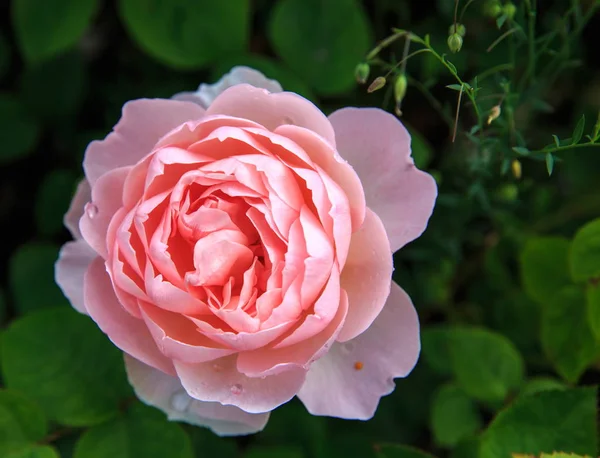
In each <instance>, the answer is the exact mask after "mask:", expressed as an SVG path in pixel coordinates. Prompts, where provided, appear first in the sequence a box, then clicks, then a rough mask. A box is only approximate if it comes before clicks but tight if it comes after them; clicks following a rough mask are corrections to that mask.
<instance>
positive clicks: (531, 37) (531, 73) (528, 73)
mask: <svg viewBox="0 0 600 458" xmlns="http://www.w3.org/2000/svg"><path fill="white" fill-rule="evenodd" d="M536 3H537V0H525V5H527V16H528V21H527V23H528V26H527V31H528V39H527V41H528V45H529V46H528V59H527V69H526V70H525V75H523V80H522V84H521V87H522V88H524V87H526V84H527V82H528V81H531V80H533V79H534V78H535V57H536V56H535V20H536V15H537V8H536V7H537V4H536Z"/></svg>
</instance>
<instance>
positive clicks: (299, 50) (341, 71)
mask: <svg viewBox="0 0 600 458" xmlns="http://www.w3.org/2000/svg"><path fill="white" fill-rule="evenodd" d="M269 36H270V38H271V42H272V44H273V47H274V49H275V51H276V52H277V54H278V55H279V56H280V57H281V59H282V60H283V61H284V62H285V63H286V64H287V66H288V67H289V68H290V69H291V70H292V71H293V72H294V73H296V74H297V75H298V76H300V77H301V78H302V79H303V80H304V81H306V82H307V83H309V84H310V85H311V86H312V87H313V88H314V89H315V91H317V92H318V93H320V94H324V95H332V94H339V93H341V92H344V91H347V90H349V89H351V88H352V87H353V86H354V85H355V80H354V67H355V66H356V63H357V62H360V61H362V60H363V58H364V55H365V54H366V52H367V51H368V49H369V46H370V44H371V30H370V27H369V21H368V19H367V16H366V15H365V13H364V11H363V9H362V6H361V4H360V3H359V2H358V1H357V0H327V1H321V0H280V1H279V2H277V4H276V5H275V8H274V10H273V12H272V13H271V20H270V24H269Z"/></svg>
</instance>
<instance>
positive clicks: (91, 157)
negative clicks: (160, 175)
mask: <svg viewBox="0 0 600 458" xmlns="http://www.w3.org/2000/svg"><path fill="white" fill-rule="evenodd" d="M203 115H204V109H203V108H202V107H201V106H199V105H197V104H195V103H191V102H182V101H177V100H164V99H139V100H132V101H131V102H127V103H126V104H125V105H124V106H123V112H122V114H121V119H120V120H119V122H118V124H117V125H116V126H115V127H114V129H113V132H112V133H110V134H109V135H108V137H106V138H105V139H104V140H96V141H93V142H92V143H90V144H89V146H88V148H87V150H86V152H85V159H84V161H83V169H84V171H85V176H86V177H87V179H88V180H89V182H90V184H91V185H92V187H93V186H94V183H95V182H96V180H97V179H98V178H100V177H101V176H102V175H104V174H105V173H106V172H108V171H109V170H112V169H116V168H118V167H124V166H129V165H134V164H135V163H137V162H138V161H139V160H141V159H142V158H143V157H144V156H146V155H147V154H149V153H150V152H151V151H152V149H153V148H154V145H156V142H157V141H158V140H159V139H160V138H161V137H162V136H163V135H165V134H166V133H168V132H169V131H170V130H172V129H174V128H175V127H177V126H179V125H180V124H183V123H184V122H186V121H193V120H197V119H200V118H201V117H202V116H203Z"/></svg>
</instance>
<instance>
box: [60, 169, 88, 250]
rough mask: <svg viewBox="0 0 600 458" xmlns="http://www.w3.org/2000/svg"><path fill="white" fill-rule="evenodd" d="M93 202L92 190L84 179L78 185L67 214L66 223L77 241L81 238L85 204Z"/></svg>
mask: <svg viewBox="0 0 600 458" xmlns="http://www.w3.org/2000/svg"><path fill="white" fill-rule="evenodd" d="M90 200H92V189H91V188H90V184H89V183H88V181H87V180H86V179H85V178H84V179H83V180H81V181H80V182H79V184H78V185H77V190H76V191H75V195H74V196H73V200H71V205H69V210H68V211H67V213H66V214H65V217H64V223H65V226H66V228H67V229H69V232H70V233H71V235H72V236H73V238H74V239H75V240H77V239H80V238H81V232H80V231H79V220H80V219H81V216H82V215H83V211H84V208H85V204H87V203H88V202H89V201H90Z"/></svg>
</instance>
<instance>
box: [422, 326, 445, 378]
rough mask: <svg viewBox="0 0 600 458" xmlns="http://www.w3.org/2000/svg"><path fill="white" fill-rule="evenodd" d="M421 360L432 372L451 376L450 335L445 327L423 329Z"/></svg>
mask: <svg viewBox="0 0 600 458" xmlns="http://www.w3.org/2000/svg"><path fill="white" fill-rule="evenodd" d="M421 347H422V348H421V351H422V355H423V359H424V360H425V362H426V363H427V365H428V366H429V367H430V368H431V370H433V371H434V372H436V373H438V374H440V375H446V376H449V375H452V362H451V361H450V333H449V332H448V329H447V328H445V327H435V328H433V327H429V328H424V329H423V331H422V332H421Z"/></svg>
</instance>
